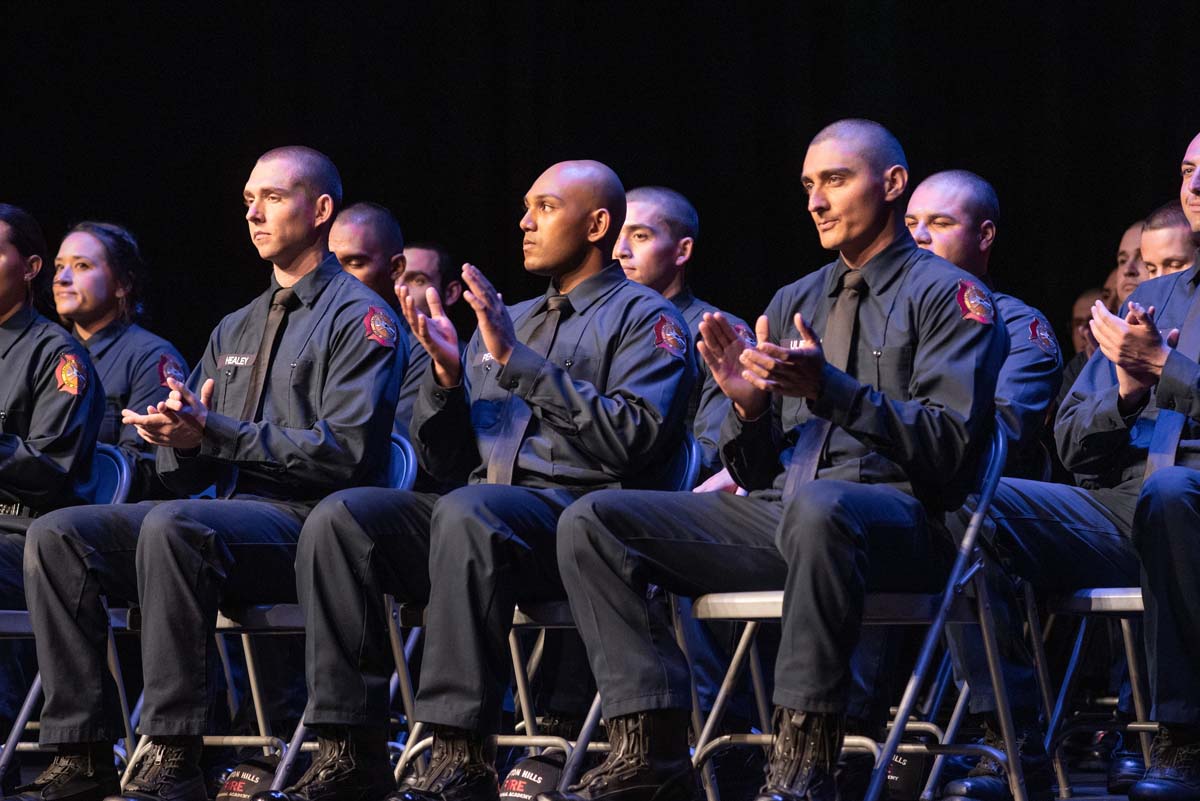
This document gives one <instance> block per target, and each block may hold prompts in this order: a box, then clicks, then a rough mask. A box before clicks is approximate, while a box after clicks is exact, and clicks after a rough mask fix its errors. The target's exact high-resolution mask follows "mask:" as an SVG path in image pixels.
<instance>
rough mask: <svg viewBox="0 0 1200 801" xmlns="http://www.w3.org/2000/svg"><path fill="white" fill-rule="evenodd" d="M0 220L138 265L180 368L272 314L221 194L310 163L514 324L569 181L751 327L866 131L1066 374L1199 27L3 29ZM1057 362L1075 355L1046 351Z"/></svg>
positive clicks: (622, 7) (647, 21) (860, 24)
mask: <svg viewBox="0 0 1200 801" xmlns="http://www.w3.org/2000/svg"><path fill="white" fill-rule="evenodd" d="M0 12H2V13H0V17H2V19H0V64H2V66H3V74H2V75H0V93H2V94H0V101H2V103H0V142H2V145H3V158H2V160H0V199H2V200H4V201H6V202H10V203H15V204H17V205H20V206H23V207H25V208H27V209H29V210H30V211H32V212H33V213H34V214H35V215H36V216H37V217H38V218H39V220H41V222H42V224H43V225H44V227H45V228H46V232H47V236H48V237H49V238H50V239H51V248H52V252H53V250H54V249H56V246H57V242H58V240H59V238H60V237H61V235H62V233H63V231H64V230H65V228H66V226H67V225H69V224H70V223H72V222H75V221H78V220H81V219H87V218H99V219H108V220H112V221H115V222H120V223H123V224H125V225H128V226H129V227H131V228H132V229H133V230H134V232H135V233H136V234H137V235H138V236H139V238H140V240H141V242H142V245H143V248H144V250H145V251H146V255H147V257H148V260H149V261H150V263H151V267H152V270H153V286H152V291H151V293H150V298H149V300H150V301H151V309H152V312H153V322H152V324H151V326H150V327H151V328H153V329H154V330H156V331H158V332H159V333H161V334H163V335H164V336H166V337H168V338H169V339H172V340H173V341H175V342H176V343H177V344H178V345H179V347H180V348H181V349H182V350H183V352H184V354H185V355H186V356H187V357H188V358H189V359H190V360H193V361H194V360H195V359H196V357H197V356H198V355H199V353H200V350H201V348H202V347H203V344H204V342H205V340H206V338H207V336H208V332H209V331H210V329H211V328H212V327H213V325H215V323H216V322H217V320H218V319H219V318H220V317H221V316H222V315H223V314H225V313H227V312H228V311H231V310H232V309H234V308H236V307H238V306H240V305H242V304H244V303H245V302H246V301H247V300H248V299H249V298H251V297H252V296H254V295H255V294H257V293H258V292H259V291H261V289H262V288H263V287H264V286H265V281H266V279H267V275H268V268H267V266H266V265H265V264H264V263H262V262H261V261H260V260H258V258H257V255H256V254H255V252H254V250H253V248H252V247H251V245H250V243H249V241H248V238H247V234H246V227H245V222H244V220H243V208H242V205H241V188H242V185H243V183H244V182H245V179H246V177H247V176H248V175H249V171H250V168H251V167H252V166H253V163H254V160H255V157H256V156H257V155H258V154H259V153H261V152H263V151H264V150H267V149H268V148H271V147H275V146H278V145H283V144H307V145H311V146H313V147H316V148H318V149H320V150H323V151H324V152H326V153H328V154H329V155H330V156H331V157H332V158H333V159H334V161H335V162H336V163H337V164H338V166H339V168H340V169H341V172H342V177H343V180H344V183H345V187H346V198H347V200H348V201H356V200H375V201H379V202H382V203H384V204H386V205H388V206H390V207H391V208H392V209H393V210H394V211H395V212H396V214H397V216H398V217H399V218H400V220H401V223H402V225H403V227H404V230H405V233H406V235H407V236H408V238H409V239H410V240H413V239H436V240H441V241H443V242H445V243H447V244H448V245H449V246H450V247H451V249H452V250H453V251H454V253H455V254H456V255H457V256H458V258H459V259H460V260H471V261H473V262H475V263H476V264H478V265H479V266H480V267H481V268H482V269H483V270H484V271H485V272H486V273H487V274H488V275H490V276H491V277H492V278H493V280H494V281H495V282H496V283H497V285H498V286H499V287H500V288H501V290H502V291H504V292H505V294H506V295H507V296H508V297H509V298H510V299H517V298H520V297H525V296H528V295H530V294H532V293H534V292H539V291H541V287H540V286H539V285H538V283H537V282H536V281H533V280H531V279H530V277H528V276H526V275H525V274H524V272H523V270H522V267H521V259H520V233H519V231H518V229H517V221H518V219H519V217H520V215H521V197H522V195H523V194H524V192H525V190H526V189H527V188H528V186H529V184H530V183H531V182H532V181H533V179H534V178H535V177H536V176H537V175H538V173H539V172H540V171H541V170H542V169H543V168H545V167H546V166H548V165H549V164H551V163H553V162H555V161H558V160H561V159H565V158H595V159H599V160H602V161H604V162H607V163H608V164H610V165H611V166H612V167H613V168H615V169H616V171H617V172H618V174H619V175H620V176H621V178H622V179H623V181H624V182H625V185H626V186H627V187H633V186H637V185H642V184H651V183H654V184H665V185H668V186H672V187H675V188H677V189H679V190H681V191H682V192H684V193H685V194H686V195H688V196H689V197H690V198H691V199H692V200H693V202H694V203H695V204H696V206H697V208H698V209H699V211H700V218H701V229H702V230H701V238H700V243H699V247H698V251H697V253H698V257H697V259H696V261H695V269H694V274H693V284H694V286H695V288H696V290H697V294H699V295H701V296H702V297H705V298H707V299H708V300H710V301H712V302H714V303H716V304H718V305H721V306H725V307H726V308H729V309H730V310H731V311H734V312H737V313H739V314H741V315H743V316H746V317H749V318H753V316H754V315H756V314H757V313H758V312H759V311H760V310H761V309H762V308H763V307H764V306H765V305H766V302H767V301H768V299H769V298H770V296H771V294H772V292H773V291H774V290H775V289H776V288H777V287H778V286H780V285H782V284H784V283H786V282H789V281H792V280H794V279H795V278H797V277H799V276H800V275H802V274H804V273H805V272H808V271H810V270H812V269H814V268H816V267H817V266H819V265H820V264H822V263H824V262H825V261H827V260H828V258H829V257H828V254H826V253H825V252H824V251H822V250H821V249H820V246H819V244H818V242H817V238H816V235H815V232H814V230H813V227H812V223H811V221H810V220H809V218H808V215H807V213H806V212H805V208H804V197H803V192H802V191H801V188H800V186H799V183H798V175H799V165H800V163H801V161H802V158H803V153H804V149H805V146H806V144H807V142H808V140H809V139H810V138H811V137H812V135H813V134H814V133H815V132H816V131H817V130H819V129H820V128H821V127H822V126H823V125H825V124H826V123H828V122H830V121H832V120H834V119H837V118H840V117H844V116H866V117H870V118H873V119H876V120H878V121H880V122H882V123H884V124H885V125H887V126H888V127H889V128H891V129H892V130H893V132H895V133H896V135H897V136H898V137H899V138H900V140H901V142H902V143H903V144H904V146H905V149H906V150H907V153H908V157H909V163H910V166H911V169H912V177H913V179H914V184H915V181H917V180H920V179H921V178H922V177H924V176H926V175H928V174H929V173H931V172H934V171H937V170H941V169H946V168H951V167H962V168H967V169H971V170H974V171H976V172H978V173H980V174H982V175H983V176H985V177H987V178H988V179H990V180H991V181H992V182H993V183H994V184H995V186H996V188H997V190H998V192H999V195H1000V200H1001V207H1002V219H1001V228H1000V238H999V243H998V246H997V250H996V253H995V256H994V258H993V272H994V274H995V276H996V277H997V279H998V281H999V284H1000V286H1001V287H1002V288H1004V289H1006V290H1009V291H1011V292H1013V293H1015V294H1018V295H1021V296H1022V297H1024V298H1025V299H1026V300H1028V301H1029V302H1031V303H1033V304H1034V305H1037V306H1039V307H1040V308H1042V309H1043V311H1045V312H1046V314H1047V315H1049V317H1050V318H1051V320H1052V321H1053V323H1054V324H1055V326H1056V327H1057V328H1058V332H1059V335H1060V339H1062V340H1063V341H1064V344H1067V343H1068V342H1069V339H1067V338H1066V334H1067V331H1066V325H1065V323H1066V320H1067V316H1068V313H1069V305H1070V303H1071V301H1072V299H1073V298H1074V296H1075V295H1076V294H1077V293H1078V292H1079V291H1080V290H1081V289H1083V288H1085V287H1087V286H1091V285H1098V284H1100V283H1101V282H1102V281H1103V279H1104V276H1105V275H1106V274H1107V272H1108V270H1109V269H1110V268H1111V266H1112V265H1113V262H1114V253H1115V251H1116V244H1117V241H1118V239H1119V237H1120V234H1121V232H1122V231H1123V229H1124V228H1125V226H1126V225H1128V224H1129V223H1130V222H1132V221H1133V220H1135V219H1137V218H1139V217H1141V216H1144V215H1145V214H1146V213H1147V212H1148V211H1150V210H1151V209H1153V208H1154V207H1156V206H1157V205H1158V204H1160V203H1162V202H1165V201H1166V200H1169V199H1171V198H1172V197H1175V196H1176V193H1177V192H1178V185H1179V183H1178V164H1179V160H1180V157H1181V156H1182V154H1183V150H1184V147H1185V146H1186V144H1187V142H1188V141H1189V139H1190V138H1191V137H1192V136H1193V135H1194V134H1195V133H1196V132H1197V130H1200V91H1198V87H1200V3H1195V2H1193V3H1180V4H1178V5H1173V4H1156V3H1151V2H1143V3H1139V4H1136V5H1135V4H1129V5H1114V4H1103V3H1091V4H1083V3H1058V2H1053V0H1046V2H1043V3H1039V4H1030V5H1009V4H997V3H974V2H958V3H941V2H936V3H935V2H920V1H919V0H912V1H911V2H900V1H897V0H883V1H882V2H850V3H845V4H837V3H822V4H815V3H793V4H778V5H774V4H767V3H752V2H741V3H686V4H683V3H681V4H678V5H659V4H654V3H649V2H646V3H640V4H636V5H634V4H628V5H626V4H610V3H603V2H565V1H564V2H559V3H533V2H519V1H514V2H493V3H483V2H480V3H464V4H454V3H448V4H447V3H422V4H387V5H381V6H378V7H361V6H355V7H341V6H340V5H338V6H335V5H333V4H329V5H316V4H300V3H240V4H236V5H231V6H227V7H223V6H217V5H215V4H213V5H209V4H199V3H192V4H180V3H165V2H164V3H150V2H146V3H138V4H116V5H112V6H109V5H107V4H96V5H95V6H92V7H89V8H78V7H76V6H74V5H62V6H52V5H49V4H43V3H38V4H30V5H29V6H26V5H17V4H6V5H0ZM1067 349H1068V350H1069V344H1067Z"/></svg>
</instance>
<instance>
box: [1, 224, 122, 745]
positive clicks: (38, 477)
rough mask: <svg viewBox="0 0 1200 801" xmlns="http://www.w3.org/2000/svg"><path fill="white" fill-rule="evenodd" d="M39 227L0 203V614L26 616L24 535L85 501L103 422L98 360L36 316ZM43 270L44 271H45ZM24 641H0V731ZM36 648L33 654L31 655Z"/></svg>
mask: <svg viewBox="0 0 1200 801" xmlns="http://www.w3.org/2000/svg"><path fill="white" fill-rule="evenodd" d="M45 254H46V240H45V237H44V236H43V235H42V229H41V226H39V225H38V223H37V221H36V220H35V219H34V218H33V217H32V216H31V215H30V214H29V213H28V212H26V211H25V210H23V209H19V208H17V207H16V206H10V205H9V204H7V203H0V375H2V376H3V377H4V378H3V380H0V608H3V609H24V608H25V588H24V584H25V583H24V577H23V573H22V568H21V560H22V556H23V554H24V551H25V532H26V530H27V529H28V528H29V526H30V524H31V523H32V522H33V520H34V519H35V518H36V517H37V516H38V515H41V514H45V513H47V512H49V511H51V510H53V509H57V508H59V507H63V506H73V505H75V504H78V503H80V502H81V501H82V499H81V498H80V497H79V496H78V495H77V494H76V484H77V483H79V482H80V481H83V480H86V479H87V477H88V475H89V474H90V471H91V466H92V458H93V455H94V454H95V449H96V439H97V436H98V434H99V432H100V423H101V420H102V419H103V416H104V389H103V388H102V387H101V386H100V381H99V379H98V377H97V376H96V371H95V369H94V368H93V367H92V360H91V359H90V358H89V357H88V354H87V351H86V350H84V349H83V347H81V346H80V345H79V343H78V342H76V341H75V340H74V339H73V338H72V337H71V336H70V335H69V334H67V333H66V332H65V331H63V330H62V328H60V327H59V326H57V325H55V324H54V323H52V322H50V321H49V320H47V319H46V318H45V317H43V316H42V315H40V314H38V312H37V310H36V309H35V308H34V304H33V297H34V292H35V287H36V286H37V277H38V275H39V274H41V275H43V276H44V277H45V276H48V275H49V267H48V265H47V264H46V263H45ZM43 270H46V272H45V273H42V271H43ZM22 646H23V644H21V643H17V642H7V643H0V720H2V721H5V723H0V727H2V728H3V730H4V735H0V736H6V735H7V733H8V728H9V727H8V725H7V723H8V722H11V721H12V719H13V718H14V717H16V714H17V711H18V710H19V709H20V707H21V702H22V700H23V699H24V696H25V693H26V691H27V690H28V686H29V683H28V680H27V679H28V678H31V677H26V676H24V675H23V671H22V668H21V664H20V663H21V662H22V661H23V660H22V659H21V658H20V654H21V652H22V651H23V650H24V648H23V647H22ZM30 651H32V649H30Z"/></svg>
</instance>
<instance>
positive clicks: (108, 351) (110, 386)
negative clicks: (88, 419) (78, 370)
mask: <svg viewBox="0 0 1200 801" xmlns="http://www.w3.org/2000/svg"><path fill="white" fill-rule="evenodd" d="M73 333H74V334H75V338H76V339H78V340H79V341H80V342H81V343H82V344H83V346H84V347H85V348H87V350H88V354H89V355H90V356H91V357H92V363H93V364H94V365H95V366H96V372H97V374H99V376H100V383H101V384H102V385H103V386H104V395H105V401H104V420H103V422H102V423H101V424H100V441H101V442H103V443H105V444H107V445H116V446H117V447H118V448H120V449H121V452H122V453H123V454H125V457H126V458H127V459H129V463H130V464H131V465H133V468H134V482H133V483H134V486H133V488H132V489H131V491H130V500H140V499H142V498H146V497H151V496H153V495H158V494H160V493H156V492H153V489H154V488H155V485H157V483H158V476H157V473H156V472H155V469H154V456H155V454H154V446H153V445H151V444H150V443H148V442H146V440H144V439H142V438H141V437H140V436H138V433H137V429H135V428H134V427H133V426H131V425H129V426H127V425H122V424H121V410H122V409H132V410H133V411H135V412H137V413H138V414H145V412H146V407H147V406H150V405H151V404H157V403H158V402H159V401H162V400H166V397H167V395H168V394H169V393H170V391H171V390H170V389H169V388H168V387H167V379H168V378H175V379H177V380H179V381H187V374H188V368H187V363H186V362H185V361H184V360H183V357H182V356H180V355H179V351H177V350H176V349H175V346H174V345H172V344H171V343H170V342H168V341H167V340H165V339H163V338H162V337H160V336H157V335H155V334H152V333H150V332H149V331H147V330H146V329H144V328H142V327H141V326H140V325H137V324H135V323H127V322H124V321H123V320H114V321H113V322H111V323H109V324H108V325H106V326H105V327H104V328H102V329H101V330H99V331H97V332H96V333H95V334H93V335H92V336H91V337H90V338H88V339H84V338H83V337H82V336H80V334H79V329H78V328H76V329H74V331H73Z"/></svg>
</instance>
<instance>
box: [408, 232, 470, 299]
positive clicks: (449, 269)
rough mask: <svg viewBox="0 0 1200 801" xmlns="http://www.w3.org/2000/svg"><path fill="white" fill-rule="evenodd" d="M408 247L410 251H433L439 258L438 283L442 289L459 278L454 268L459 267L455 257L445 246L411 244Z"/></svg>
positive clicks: (423, 243) (431, 243) (425, 243)
mask: <svg viewBox="0 0 1200 801" xmlns="http://www.w3.org/2000/svg"><path fill="white" fill-rule="evenodd" d="M407 247H408V249H409V250H430V251H433V254H434V255H435V256H437V268H438V283H439V284H440V285H441V287H442V289H445V288H446V284H448V283H450V282H451V281H453V280H454V279H455V278H457V277H458V275H457V274H456V273H455V272H454V268H455V267H456V266H457V265H456V264H455V261H454V256H453V254H451V253H450V251H449V250H447V249H446V247H445V245H440V244H438V243H437V242H409V243H408V246H407Z"/></svg>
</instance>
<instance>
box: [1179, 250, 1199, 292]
mask: <svg viewBox="0 0 1200 801" xmlns="http://www.w3.org/2000/svg"><path fill="white" fill-rule="evenodd" d="M1183 280H1184V281H1187V282H1188V283H1189V284H1191V285H1192V286H1196V284H1197V283H1200V256H1198V257H1197V258H1196V263H1195V264H1193V265H1192V266H1191V267H1189V268H1188V271H1187V272H1186V273H1184V274H1183Z"/></svg>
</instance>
